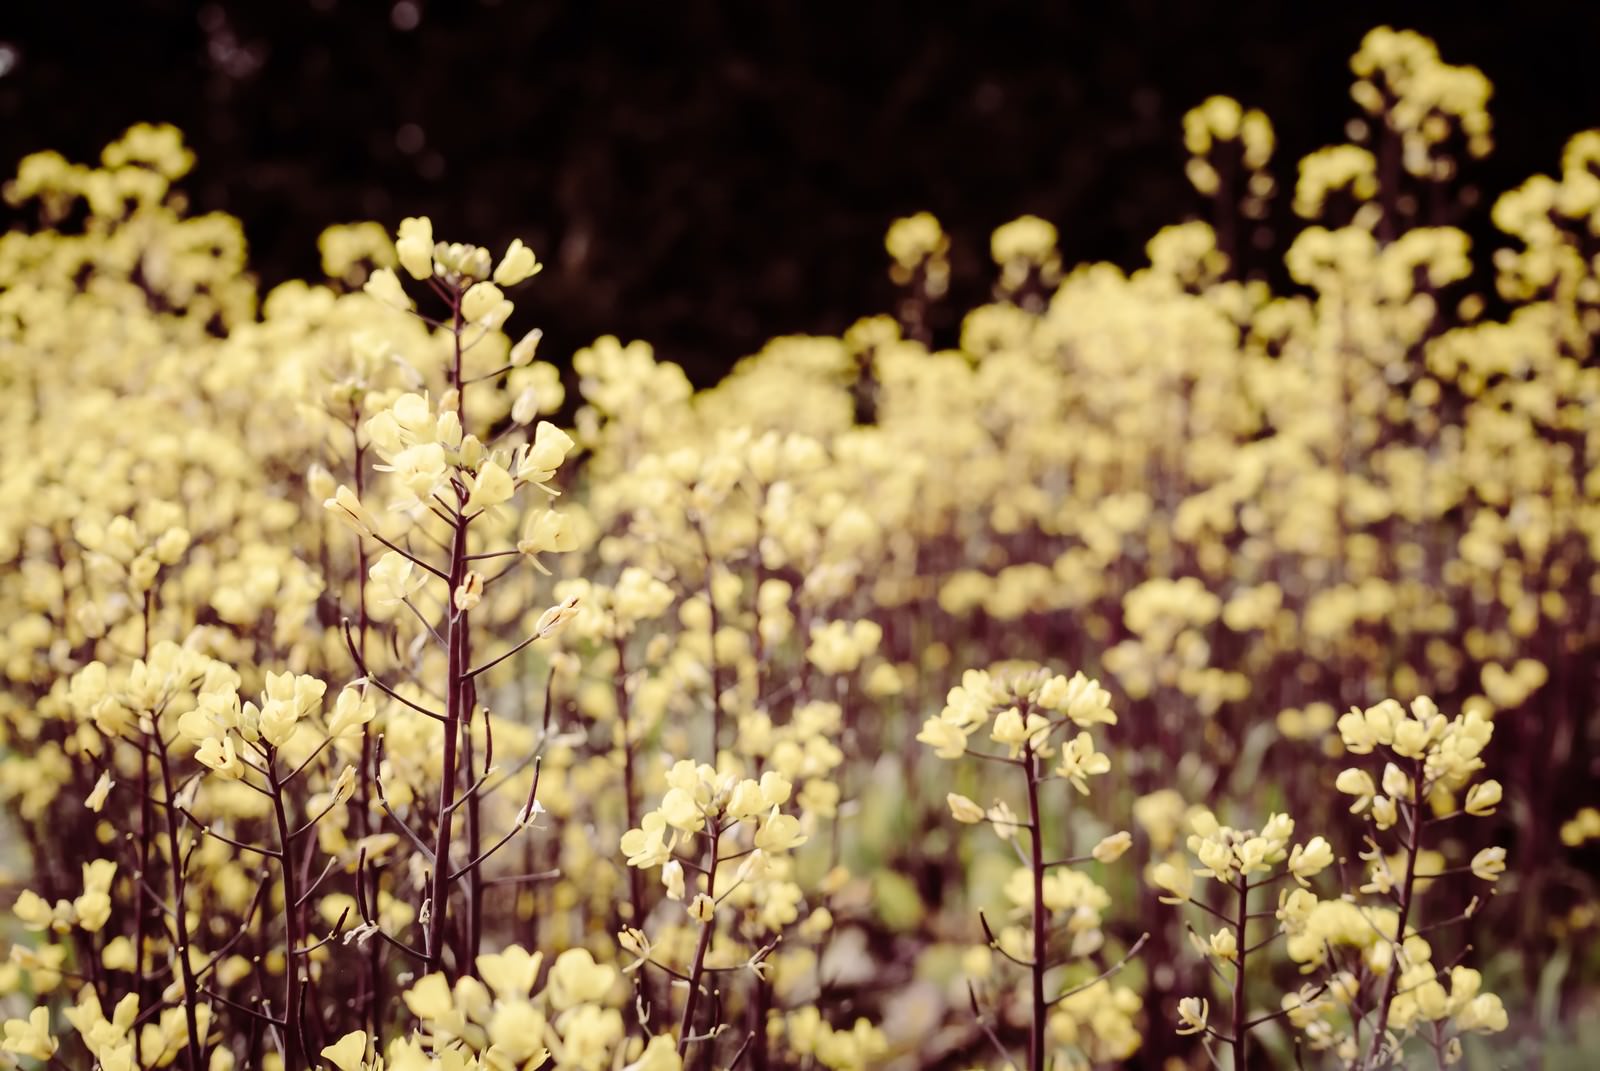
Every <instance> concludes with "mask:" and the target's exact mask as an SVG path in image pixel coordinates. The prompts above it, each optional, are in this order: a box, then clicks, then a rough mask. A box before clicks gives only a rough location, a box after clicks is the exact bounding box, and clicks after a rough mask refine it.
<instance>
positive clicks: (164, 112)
mask: <svg viewBox="0 0 1600 1071" xmlns="http://www.w3.org/2000/svg"><path fill="white" fill-rule="evenodd" d="M1383 22H1394V23H1395V24H1396V25H1404V26H1409V27H1411V28H1414V29H1417V30H1419V31H1421V32H1423V33H1426V34H1429V35H1431V36H1433V37H1435V38H1436V39H1437V40H1438V42H1439V44H1440V47H1441V50H1442V52H1443V54H1444V57H1445V59H1446V60H1448V61H1449V62H1452V63H1471V64H1476V65H1478V66H1480V67H1482V68H1483V69H1484V70H1485V72H1486V73H1487V74H1488V75H1489V77H1490V78H1491V79H1492V80H1493V81H1494V83H1495V87H1496V93H1495V98H1494V100H1493V102H1492V105H1491V110H1492V112H1493V115H1494V118H1495V138H1496V141H1497V146H1498V147H1497V150H1496V153H1495V155H1494V156H1493V157H1492V158H1491V159H1490V160H1488V161H1487V162H1485V163H1482V164H1479V165H1476V166H1475V167H1474V168H1473V169H1472V170H1471V171H1470V172H1469V173H1468V176H1467V178H1468V179H1469V180H1470V181H1472V182H1474V183H1476V184H1479V185H1481V187H1482V188H1483V189H1484V190H1485V191H1486V192H1487V194H1488V195H1489V196H1488V197H1487V198H1486V199H1485V200H1484V201H1483V202H1482V204H1481V206H1480V209H1479V212H1478V214H1477V217H1476V220H1475V221H1469V229H1471V230H1473V233H1474V234H1475V236H1476V237H1479V238H1480V239H1483V240H1487V239H1488V237H1489V235H1488V232H1487V231H1486V230H1485V229H1484V220H1485V218H1486V214H1487V205H1488V203H1489V200H1490V199H1492V196H1493V195H1494V194H1495V193H1497V192H1499V191H1500V190H1502V189H1504V188H1506V187H1508V186H1510V185H1514V184H1515V183H1517V182H1519V181H1521V179H1523V178H1524V177H1526V176H1527V175H1528V174H1530V173H1532V172H1534V171H1548V170H1551V169H1552V168H1554V167H1555V165H1556V162H1557V157H1558V154H1559V151H1560V147H1561V145H1562V143H1563V142H1564V141H1565V139H1566V138H1567V136H1568V135H1569V134H1571V133H1573V132H1575V131H1577V130H1579V129H1582V128H1584V127H1586V126H1591V125H1594V124H1596V123H1600V79H1596V78H1595V77H1594V76H1593V63H1594V50H1595V48H1596V43H1597V42H1600V4H1594V3H1563V4H1545V5H1530V6H1519V7H1517V8H1516V9H1515V10H1514V12H1513V9H1510V8H1504V7H1495V8H1490V7H1487V6H1482V7H1478V6H1473V5H1466V6H1463V5H1459V4H1415V5H1404V6H1403V8H1400V9H1397V8H1396V6H1395V5H1383V4H1337V5H1328V6H1318V7H1315V8H1311V7H1304V6H1302V5H1294V4H1284V3H1281V2H1279V0H1245V2H1240V3H1231V4H1205V3H1192V4H1160V3H1153V2H1149V0H1134V2H1130V3H1127V4H1093V5H1091V4H1065V3H1021V2H1017V0H994V2H989V3H982V4H953V5H929V4H925V3H909V2H904V0H890V2H881V3H867V4H852V5H844V4H829V3H800V2H795V0H772V2H765V3H760V4H750V5H743V4H719V3H714V2H709V0H687V2H681V3H674V4H639V3H573V4H549V3H513V2H511V0H501V2H498V3H496V2H490V0H461V2H454V3H444V2H433V3H422V2H420V0H401V2H399V3H390V2H387V0H385V2H382V3H356V2H352V0H343V2H341V0H282V2H274V3H241V2H232V3H227V2H216V3H209V4H204V5H194V4H188V3H180V2H176V0H123V2H122V3H119V4H117V5H114V6H113V5H106V4H103V3H89V2H84V0H60V2H55V3H50V4H45V3H37V2H14V3H10V4H6V5H5V11H4V13H3V14H0V46H3V51H0V58H3V60H4V62H3V63H0V67H3V68H4V70H5V73H4V74H3V75H0V158H3V164H4V167H5V168H6V169H7V170H9V169H10V168H11V167H12V166H13V165H14V163H15V161H16V159H18V158H19V157H20V156H22V155H23V154H25V153H27V152H30V151H34V150H37V149H43V148H54V149H57V150H59V151H61V152H63V153H65V154H67V155H68V156H69V157H70V158H73V159H84V158H90V157H92V156H94V154H96V153H97V152H98V149H99V147H100V146H101V145H102V144H104V143H105V142H106V141H108V140H110V139H111V138H113V137H115V136H116V135H117V134H118V133H120V132H121V131H122V130H123V129H124V128H125V127H126V126H128V125H129V124H130V123H133V122H136V121H140V120H148V121H167V122H172V123H175V124H177V125H179V126H180V127H182V128H183V130H184V131H185V132H186V134H187V135H188V137H189V139H190V140H191V142H192V144H193V145H194V147H195V149H196V151H197V153H198V155H199V165H198V167H197V169H196V171H195V173H194V174H193V175H192V176H191V177H190V178H189V179H188V180H187V188H188V189H189V190H190V191H191V193H192V194H193V197H194V203H195V207H196V208H197V209H199V210H212V209H220V210H224V211H227V212H231V213H234V214H236V215H238V216H240V217H241V218H242V219H243V220H244V223H245V228H246V231H247V233H248V235H249V238H250V242H251V245H252V249H253V255H252V263H253V264H254V265H255V267H256V270H258V271H259V272H260V273H261V276H262V281H263V282H264V283H266V284H268V285H270V284H272V283H274V282H278V281H281V280H283V279H286V278H289V277H293V276H305V275H315V274H316V273H317V270H318V268H317V254H316V247H315V239H316V235H317V233H318V232H319V231H320V230H321V228H322V227H323V226H325V225H327V224H329V223H335V222H345V221H350V220H355V219H363V218H373V219H378V220H381V221H383V222H385V223H386V224H389V225H393V224H395V223H396V222H398V220H399V219H400V217H402V216H404V215H411V214H424V213H425V214H428V215H431V216H432V217H433V218H434V220H435V229H436V233H438V234H440V235H441V236H444V237H448V238H468V239H474V240H479V241H483V242H486V243H488V244H491V245H493V246H495V247H496V248H499V247H501V246H503V245H504V243H505V242H506V241H508V240H509V239H510V238H511V237H513V236H521V237H523V238H524V239H525V240H527V241H528V242H529V243H530V244H531V245H532V246H533V247H534V248H535V249H536V250H538V252H539V253H540V255H541V256H542V257H543V258H544V259H546V260H547V261H548V262H549V264H550V270H548V271H547V272H546V273H545V274H544V276H543V277H542V279H541V281H540V282H539V283H538V284H536V285H535V286H533V287H531V288H530V289H529V290H528V291H527V293H526V294H525V295H524V296H523V297H522V298H521V299H520V300H519V304H520V305H521V306H522V308H523V310H524V312H523V315H526V316H527V317H529V318H530V320H531V321H534V322H539V323H542V324H543V325H544V326H545V328H546V331H547V335H548V345H547V348H546V350H545V353H546V354H547V355H548V356H550V357H552V358H554V359H558V360H559V359H563V358H564V357H565V355H566V354H569V353H570V352H571V351H572V349H573V348H574V347H576V346H578V345H581V344H583V343H584V342H586V341H587V340H589V339H591V338H593V337H594V336H595V335H597V334H601V333H608V332H611V333H616V334H619V335H622V336H624V337H640V338H645V339H648V340H650V341H652V342H653V343H655V344H656V345H657V348H658V351H659V352H660V353H661V354H662V355H663V356H665V357H668V358H670V359H673V360H676V361H679V362H681V363H683V364H684V365H685V366H686V367H687V368H688V369H689V370H690V372H691V373H692V374H693V375H694V376H695V377H696V378H697V379H699V380H701V381H704V380H707V379H710V378H714V377H715V376H716V375H717V374H718V373H720V371H721V370H723V369H724V368H726V367H727V366H728V365H729V364H730V363H731V362H732V361H733V360H735V359H737V358H738V357H740V356H741V355H743V354H746V353H749V352H751V351H752V350H754V349H755V348H757V347H759V345H760V344H761V342H762V341H763V340H764V339H766V338H768V337H770V336H772V335H774V334H782V333H790V332H837V331H839V330H842V329H843V328H844V327H845V326H846V325H847V324H848V323H849V322H850V321H851V320H852V319H854V318H855V317H856V316H858V315H860V314H863V313H868V312H873V311H879V310H883V309H886V308H887V307H888V306H889V303H890V288H889V283H888V280H887V278H886V275H885V263H886V262H885V257H884V254H883V249H882V237H883V232H884V230H885V228H886V227H887V225H888V223H889V222H890V221H891V220H892V219H893V218H894V217H895V216H897V215H900V214H904V213H907V212H911V211H914V210H917V209H924V208H926V209H929V210H931V211H933V212H935V213H936V214H937V215H938V216H939V217H940V218H941V219H942V220H943V221H944V223H945V226H946V228H947V229H948V230H949V231H950V232H951V233H952V235H953V237H954V239H955V276H954V279H953V287H952V290H953V292H952V296H951V300H950V301H949V302H948V303H947V305H946V308H947V310H948V311H946V312H945V313H944V316H945V319H943V320H936V321H935V323H934V327H935V330H936V333H937V337H938V339H939V341H947V340H949V339H950V338H951V337H953V328H954V324H955V317H956V315H957V312H956V310H959V309H962V308H964V307H969V306H970V304H971V303H972V302H973V301H976V300H981V299H982V296H983V294H984V292H985V288H986V286H987V285H988V279H989V267H988V264H987V248H988V243H987V235H988V232H989V231H990V230H991V229H992V228H993V227H994V226H995V225H997V224H999V223H1002V222H1004V221H1006V220H1008V219H1010V218H1012V217H1014V216H1016V215H1019V214H1021V213H1023V212H1033V213H1037V214H1039V215H1042V216H1044V217H1046V218H1048V219H1051V220H1052V221H1054V222H1055V223H1056V224H1057V225H1058V226H1059V227H1060V228H1061V231H1062V245H1063V252H1064V255H1065V257H1066V259H1067V260H1068V262H1069V263H1070V262H1076V261H1079V260H1084V259H1097V258H1109V259H1112V260H1115V261H1117V262H1120V263H1123V264H1125V265H1133V264H1136V263H1137V262H1138V261H1139V259H1140V258H1141V256H1142V248H1143V245H1144V242H1145V241H1146V240H1147V239H1148V237H1149V236H1150V235H1151V234H1152V233H1153V232H1154V231H1155V230H1156V229H1157V228H1158V227H1160V226H1162V225H1164V224H1166V223H1170V222H1176V221H1179V220H1181V219H1183V218H1185V217H1186V216H1189V215H1192V214H1194V213H1195V212H1196V211H1198V209H1199V207H1200V202H1199V199H1198V198H1197V197H1196V195H1195V194H1194V193H1193V191H1192V190H1191V189H1190V188H1189V187H1188V185H1187V183H1186V182H1185V181H1184V178H1183V170H1182V163H1183V149H1182V145H1181V134H1180V120H1181V117H1182V115H1183V113H1184V111H1185V110H1186V109H1188V108H1190V107H1191V106H1193V105H1194V104H1196V103H1198V102H1199V101H1201V100H1203V99H1204V98H1205V97H1206V96H1209V95H1211V94H1213V93H1228V94H1232V95H1235V96H1237V97H1238V98H1239V99H1240V100H1241V101H1243V102H1244V103H1245V104H1246V105H1254V106H1259V107H1262V108H1264V109H1266V110H1267V112H1268V113H1269V114H1270V115H1271V117H1272V119H1273V121H1274V123H1275V124H1276V126H1277V129H1278V134H1279V144H1280V151H1279V154H1278V157H1277V159H1276V160H1275V163H1274V171H1275V173H1276V175H1277V178H1278V181H1279V183H1280V186H1281V187H1283V188H1285V189H1287V188H1289V187H1291V186H1292V183H1293V179H1294V161H1295V159H1296V158H1297V157H1298V156H1299V155H1300V154H1302V153H1304V152H1306V151H1308V150H1310V149H1314V148H1316V147H1318V146H1320V145H1324V144H1327V143H1330V142H1333V141H1337V140H1340V139H1341V138H1342V127H1343V124H1344V122H1345V120H1346V119H1347V118H1348V117H1350V116H1351V115H1352V114H1353V113H1354V105H1353V104H1351V103H1350V100H1349V96H1348V87H1349V80H1350V79H1349V72H1348V66H1347V61H1348V58H1349V56H1350V54H1351V53H1352V52H1354V51H1355V49H1356V47H1357V45H1358V44H1359V42H1360V39H1361V36H1362V34H1363V33H1364V32H1365V31H1366V30H1368V29H1370V28H1371V27H1373V26H1375V25H1378V24H1380V23H1383Z"/></svg>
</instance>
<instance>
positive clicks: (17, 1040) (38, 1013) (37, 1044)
mask: <svg viewBox="0 0 1600 1071" xmlns="http://www.w3.org/2000/svg"><path fill="white" fill-rule="evenodd" d="M60 1047H61V1043H60V1042H58V1041H57V1040H56V1039H55V1038H54V1037H52V1036H51V1034H50V1009H49V1008H35V1009H33V1010H32V1011H31V1012H29V1013H28V1017H27V1018H26V1019H8V1020H7V1021H6V1024H5V1041H4V1042H3V1043H0V1049H4V1050H5V1051H6V1052H12V1053H16V1054H17V1055H18V1056H31V1057H33V1058H34V1059H35V1060H49V1059H51V1058H52V1057H54V1056H55V1054H56V1049H58V1048H60Z"/></svg>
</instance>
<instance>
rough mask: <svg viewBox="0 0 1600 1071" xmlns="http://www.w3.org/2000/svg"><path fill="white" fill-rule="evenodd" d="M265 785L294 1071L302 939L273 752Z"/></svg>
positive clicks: (300, 1063) (299, 1052) (298, 1056)
mask: <svg viewBox="0 0 1600 1071" xmlns="http://www.w3.org/2000/svg"><path fill="white" fill-rule="evenodd" d="M267 783H268V785H269V786H270V787H271V789H272V815H273V818H274V819H275V820H276V821H277V825H278V850H279V851H280V852H281V853H282V854H281V855H280V856H279V859H278V865H279V868H280V869H281V870H282V872H283V930H284V937H283V941H284V968H283V976H284V978H283V1021H284V1046H283V1048H284V1052H283V1063H284V1071H298V1069H299V1068H301V1067H304V1066H305V1060H306V1054H305V1041H304V1038H303V1036H302V1026H303V1024H302V1022H301V1017H300V965H299V964H298V963H296V962H295V949H297V948H299V947H300V945H301V942H302V939H303V937H304V934H302V933H301V932H300V911H299V909H298V908H297V907H296V906H295V904H296V903H297V902H298V901H299V899H300V881H299V875H298V874H296V873H295V868H294V861H293V860H292V859H291V858H290V857H289V853H290V842H291V839H292V838H293V836H294V834H293V832H292V830H291V829H290V827H289V812H288V809H287V808H286V807H285V806H284V802H283V783H282V782H281V781H279V780H278V755H277V751H276V749H273V751H272V753H271V754H269V755H268V756H267Z"/></svg>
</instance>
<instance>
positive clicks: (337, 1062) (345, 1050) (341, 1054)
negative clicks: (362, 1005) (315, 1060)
mask: <svg viewBox="0 0 1600 1071" xmlns="http://www.w3.org/2000/svg"><path fill="white" fill-rule="evenodd" d="M366 1055H367V1032H366V1031H365V1030H352V1031H350V1033H348V1034H346V1035H344V1036H343V1037H341V1038H340V1039H339V1040H338V1041H336V1042H334V1043H333V1044H332V1045H327V1046H324V1047H323V1049H322V1052H321V1056H322V1058H323V1059H324V1060H327V1061H328V1062H329V1063H330V1064H332V1065H333V1066H334V1067H336V1068H338V1069H339V1071H361V1062H362V1060H363V1059H364V1058H365V1057H366Z"/></svg>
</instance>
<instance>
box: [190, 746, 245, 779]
mask: <svg viewBox="0 0 1600 1071" xmlns="http://www.w3.org/2000/svg"><path fill="white" fill-rule="evenodd" d="M194 757H195V761H197V762H199V763H200V765H202V766H205V767H208V768H210V770H211V771H212V772H213V773H215V774H217V775H219V776H221V777H227V778H232V779H237V778H240V777H243V776H244V763H242V762H240V761H239V755H238V753H237V752H236V751H234V748H233V737H232V736H223V737H220V738H219V737H215V736H208V737H206V738H205V739H204V740H202V741H200V747H199V748H198V749H196V750H195V753H194Z"/></svg>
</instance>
